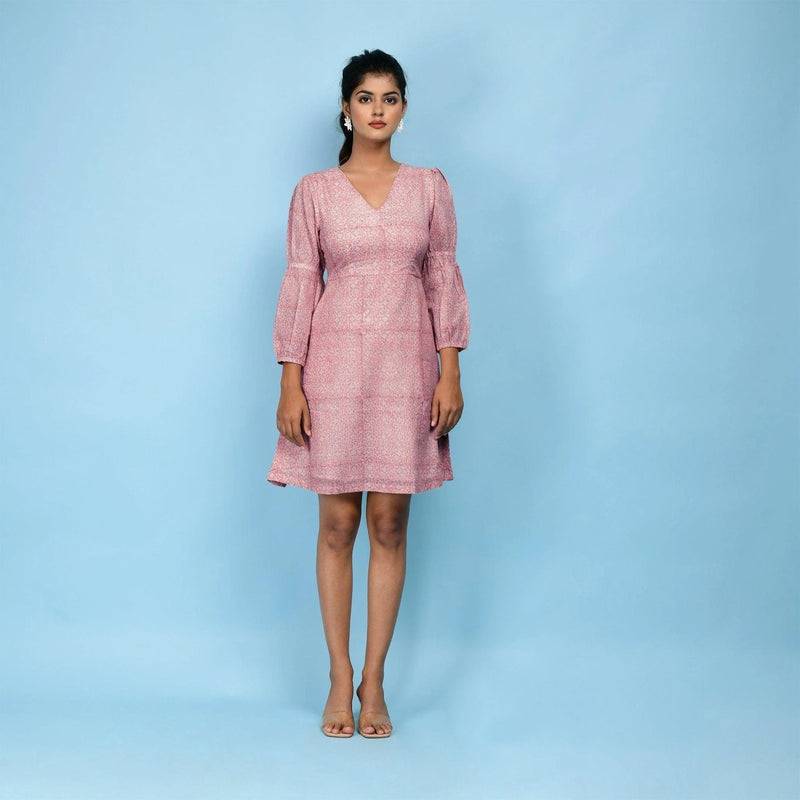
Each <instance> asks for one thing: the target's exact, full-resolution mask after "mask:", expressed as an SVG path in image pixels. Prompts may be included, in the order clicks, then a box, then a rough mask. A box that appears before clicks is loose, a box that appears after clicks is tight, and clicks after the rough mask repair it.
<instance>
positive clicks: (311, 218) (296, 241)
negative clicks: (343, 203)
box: [273, 175, 325, 366]
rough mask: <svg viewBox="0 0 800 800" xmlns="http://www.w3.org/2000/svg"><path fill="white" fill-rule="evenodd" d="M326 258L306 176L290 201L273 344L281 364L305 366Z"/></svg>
mask: <svg viewBox="0 0 800 800" xmlns="http://www.w3.org/2000/svg"><path fill="white" fill-rule="evenodd" d="M324 268H325V267H324V257H323V254H322V252H321V249H320V245H319V237H318V225H317V213H316V209H315V206H314V197H313V191H312V185H311V181H310V179H309V176H308V175H304V176H303V177H302V178H301V179H300V181H299V182H298V184H297V186H295V189H294V193H293V194H292V199H291V202H290V203H289V224H288V229H287V232H286V271H285V273H284V275H283V280H282V281H281V288H280V293H279V295H278V309H277V312H276V314H275V327H274V331H273V345H274V348H275V357H276V358H277V360H278V363H279V364H282V363H283V362H284V361H291V362H293V363H296V364H300V365H301V366H304V365H305V363H306V353H307V351H308V337H309V333H310V332H311V317H312V316H313V314H314V309H315V308H316V306H317V303H318V302H319V300H320V298H321V297H322V292H323V290H324V288H325V283H324V281H323V279H322V273H323V271H324Z"/></svg>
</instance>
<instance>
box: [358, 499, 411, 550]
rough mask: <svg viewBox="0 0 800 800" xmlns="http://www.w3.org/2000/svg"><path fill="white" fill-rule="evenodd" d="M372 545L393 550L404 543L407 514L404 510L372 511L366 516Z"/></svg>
mask: <svg viewBox="0 0 800 800" xmlns="http://www.w3.org/2000/svg"><path fill="white" fill-rule="evenodd" d="M367 527H368V528H369V538H370V542H371V543H372V544H375V545H378V546H379V547H385V548H388V549H392V550H395V549H397V548H398V547H400V546H401V545H402V544H404V542H405V537H406V530H407V528H408V512H407V510H406V509H404V508H380V509H372V510H371V511H370V512H369V513H368V514H367Z"/></svg>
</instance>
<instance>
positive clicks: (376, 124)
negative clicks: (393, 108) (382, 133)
mask: <svg viewBox="0 0 800 800" xmlns="http://www.w3.org/2000/svg"><path fill="white" fill-rule="evenodd" d="M369 126H370V128H385V127H386V123H385V122H370V124H369Z"/></svg>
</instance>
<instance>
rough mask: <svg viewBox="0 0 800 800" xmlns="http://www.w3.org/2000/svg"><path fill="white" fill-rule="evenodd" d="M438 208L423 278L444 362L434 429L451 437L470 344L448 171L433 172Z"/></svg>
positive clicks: (433, 409)
mask: <svg viewBox="0 0 800 800" xmlns="http://www.w3.org/2000/svg"><path fill="white" fill-rule="evenodd" d="M431 173H432V175H431V177H432V180H433V206H432V209H431V219H430V242H429V247H428V253H427V256H426V259H425V265H424V269H423V273H422V280H423V284H424V287H425V294H426V297H427V300H428V309H429V310H430V314H431V321H432V323H433V338H434V343H435V345H436V350H437V351H438V353H439V358H440V360H441V370H440V374H439V382H438V383H437V385H436V389H435V390H434V393H433V399H432V403H431V427H432V428H433V427H435V428H436V431H435V435H436V438H437V439H438V438H440V437H441V436H445V435H446V434H447V433H449V432H450V431H451V430H452V429H453V428H454V427H455V425H456V423H457V422H458V420H459V419H460V418H461V412H462V410H463V408H464V398H463V397H462V395H461V370H460V368H459V365H458V353H459V351H460V350H464V349H465V348H466V346H467V343H468V341H469V332H470V324H469V305H468V303H467V295H466V292H465V291H464V281H463V278H462V276H461V269H460V268H459V266H458V262H457V261H456V239H457V225H456V214H455V208H454V205H453V195H452V192H451V191H450V185H449V184H448V183H447V179H446V178H445V176H444V173H443V172H442V171H441V170H440V169H437V168H435V167H434V168H433V169H431Z"/></svg>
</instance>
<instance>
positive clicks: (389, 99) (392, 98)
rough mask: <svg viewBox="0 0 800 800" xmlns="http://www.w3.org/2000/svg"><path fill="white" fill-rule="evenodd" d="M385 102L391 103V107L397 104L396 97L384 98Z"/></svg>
mask: <svg viewBox="0 0 800 800" xmlns="http://www.w3.org/2000/svg"><path fill="white" fill-rule="evenodd" d="M386 102H387V103H391V104H392V105H394V104H395V103H396V102H397V98H396V97H387V98H386Z"/></svg>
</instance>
